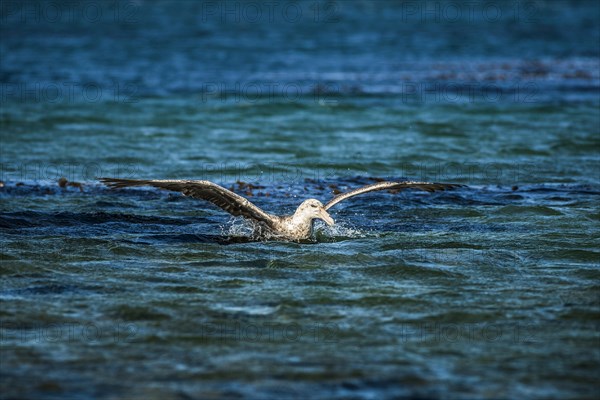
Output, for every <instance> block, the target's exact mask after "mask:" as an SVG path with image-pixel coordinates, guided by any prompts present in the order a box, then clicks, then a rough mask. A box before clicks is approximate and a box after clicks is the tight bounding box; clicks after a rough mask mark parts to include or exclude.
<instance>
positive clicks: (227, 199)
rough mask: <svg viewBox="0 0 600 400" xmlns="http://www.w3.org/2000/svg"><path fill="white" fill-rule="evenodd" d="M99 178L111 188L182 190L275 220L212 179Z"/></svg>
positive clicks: (257, 217) (237, 213) (260, 218)
mask: <svg viewBox="0 0 600 400" xmlns="http://www.w3.org/2000/svg"><path fill="white" fill-rule="evenodd" d="M99 180H100V181H101V182H102V183H104V184H105V185H106V186H108V187H110V188H124V187H132V186H152V187H155V188H159V189H164V190H170V191H173V192H181V193H183V194H184V195H185V196H189V197H193V198H195V199H201V200H206V201H210V202H211V203H213V204H214V205H216V206H218V207H220V208H221V209H223V210H225V211H227V212H228V213H229V214H231V215H234V216H236V217H237V216H242V217H244V218H248V219H253V220H256V221H261V222H264V223H266V224H267V225H269V226H272V225H273V222H274V216H272V215H271V214H268V213H266V212H264V211H263V210H262V209H260V208H259V207H257V206H256V205H254V204H252V203H251V202H250V201H248V199H246V198H245V197H242V196H240V195H238V194H236V193H234V192H232V191H230V190H228V189H225V188H224V187H222V186H219V185H217V184H216V183H212V182H210V181H194V180H157V179H147V180H146V179H118V178H99Z"/></svg>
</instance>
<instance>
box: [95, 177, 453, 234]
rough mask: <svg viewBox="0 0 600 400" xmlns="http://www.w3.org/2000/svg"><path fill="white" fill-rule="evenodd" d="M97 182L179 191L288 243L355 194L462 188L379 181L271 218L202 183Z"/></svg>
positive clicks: (228, 192)
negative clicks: (335, 206)
mask: <svg viewBox="0 0 600 400" xmlns="http://www.w3.org/2000/svg"><path fill="white" fill-rule="evenodd" d="M98 179H99V180H100V181H101V182H102V183H104V184H105V185H106V186H108V187H109V188H114V189H116V188H125V187H134V186H152V187H155V188H159V189H164V190H169V191H173V192H180V193H183V195H184V196H189V197H192V198H195V199H201V200H207V201H209V202H211V203H213V204H214V205H216V206H218V207H220V208H221V209H223V210H224V211H227V212H228V213H229V214H231V215H233V216H236V217H237V216H241V217H244V218H245V219H247V220H250V221H251V222H252V225H253V228H254V234H255V235H256V237H257V238H263V239H281V240H288V241H305V240H310V238H311V236H312V233H313V223H314V220H315V219H321V220H323V221H325V223H326V224H328V225H329V226H333V225H334V224H335V221H334V220H333V218H332V217H331V215H329V213H328V212H327V210H329V209H330V208H331V207H333V206H334V205H336V204H338V203H339V202H341V201H343V200H346V199H349V198H351V197H354V196H357V195H359V194H363V193H368V192H373V191H378V190H389V191H400V190H404V189H419V190H424V191H427V192H436V191H443V190H451V189H455V188H458V187H464V186H465V185H461V184H456V183H434V182H416V181H403V182H392V181H381V182H377V183H374V184H371V185H366V186H362V187H359V188H357V189H354V190H351V191H349V192H345V193H340V194H338V195H336V196H334V197H333V198H332V199H331V200H330V201H329V202H327V203H326V204H325V205H323V203H321V202H320V201H319V200H317V199H307V200H304V201H303V202H302V203H301V204H300V205H299V206H298V208H297V209H296V211H295V212H294V213H293V214H289V215H274V214H270V213H267V212H265V211H263V210H262V209H261V208H260V207H258V206H256V205H255V204H252V203H251V202H250V201H249V200H248V199H246V198H245V197H242V196H240V195H239V194H237V193H234V192H233V191H231V190H228V189H226V188H224V187H222V186H219V185H217V184H216V183H213V182H210V181H206V180H180V179H177V180H158V179H120V178H98Z"/></svg>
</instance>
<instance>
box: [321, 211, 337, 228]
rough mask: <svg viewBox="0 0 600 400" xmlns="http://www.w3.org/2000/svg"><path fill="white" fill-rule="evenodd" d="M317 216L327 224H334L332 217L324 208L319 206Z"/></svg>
mask: <svg viewBox="0 0 600 400" xmlns="http://www.w3.org/2000/svg"><path fill="white" fill-rule="evenodd" d="M319 216H320V217H321V219H322V220H323V221H325V222H326V223H327V225H329V226H333V224H335V221H334V220H333V218H331V215H329V213H328V212H327V211H325V209H324V208H321V211H320V212H319Z"/></svg>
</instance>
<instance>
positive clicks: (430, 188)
mask: <svg viewBox="0 0 600 400" xmlns="http://www.w3.org/2000/svg"><path fill="white" fill-rule="evenodd" d="M463 186H464V185H459V184H456V183H432V182H413V181H405V182H377V183H373V184H372V185H367V186H363V187H360V188H358V189H354V190H351V191H349V192H346V193H342V194H339V195H337V196H335V197H334V198H333V199H331V200H330V201H329V202H328V203H327V204H325V210H328V209H330V208H331V207H333V206H334V205H336V204H337V203H339V202H340V201H342V200H346V199H349V198H350V197H354V196H356V195H359V194H363V193H368V192H374V191H377V190H394V191H400V190H403V189H419V190H424V191H426V192H436V191H438V190H449V189H454V188H457V187H463Z"/></svg>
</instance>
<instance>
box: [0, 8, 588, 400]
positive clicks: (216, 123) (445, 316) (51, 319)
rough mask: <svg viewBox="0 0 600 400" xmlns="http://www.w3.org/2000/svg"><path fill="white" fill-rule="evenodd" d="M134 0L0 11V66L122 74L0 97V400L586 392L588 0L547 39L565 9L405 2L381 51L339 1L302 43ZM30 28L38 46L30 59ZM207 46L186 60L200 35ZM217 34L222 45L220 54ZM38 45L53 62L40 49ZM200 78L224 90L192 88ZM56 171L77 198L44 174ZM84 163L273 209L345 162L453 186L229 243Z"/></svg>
mask: <svg viewBox="0 0 600 400" xmlns="http://www.w3.org/2000/svg"><path fill="white" fill-rule="evenodd" d="M190 3H191V2H190ZM136 4H137V3H136ZM140 4H142V5H141V6H139V7H140V8H136V10H139V12H140V14H139V16H138V17H139V23H136V24H133V25H132V24H130V25H127V24H124V25H123V26H122V29H123V31H122V32H119V31H111V32H112V34H113V35H115V36H114V37H113V36H110V35H108V36H107V35H106V34H103V33H106V32H104V30H103V29H104V28H102V25H97V26H96V30H91V31H89V32H88V31H86V33H83V32H82V31H81V30H80V28H78V27H77V26H74V25H70V24H66V27H65V26H63V25H59V26H58V27H59V28H60V29H58V28H57V26H56V25H52V26H50V28H45V29H46V30H40V31H38V30H36V29H34V28H33V27H32V26H28V29H24V30H23V31H19V32H21V33H25V34H26V35H25V36H22V35H21V36H19V35H16V34H15V32H16V31H15V30H14V29H15V28H14V26H15V25H14V23H16V22H14V21H13V25H11V23H8V24H4V25H3V31H2V33H3V38H2V41H1V49H2V58H3V60H2V61H1V65H2V73H3V75H2V77H3V78H2V79H3V82H9V83H11V82H12V83H15V82H17V83H18V82H42V84H43V82H52V81H58V82H64V80H66V79H74V80H76V81H80V82H88V81H91V82H96V83H97V84H98V85H99V87H102V88H103V89H104V90H107V88H108V87H111V86H110V85H113V83H111V82H112V81H111V79H112V78H114V77H116V79H117V81H118V82H120V84H122V85H123V84H130V85H134V86H131V87H130V88H132V87H134V88H135V89H136V90H135V93H133V92H127V98H126V100H132V101H122V100H124V99H123V98H121V97H119V98H116V99H115V98H113V97H111V98H109V99H102V100H101V101H89V100H90V99H89V98H87V99H86V98H77V99H75V98H73V99H62V101H57V102H50V101H43V99H41V100H40V99H35V98H27V96H30V97H31V95H27V94H25V98H19V96H17V95H6V92H4V94H5V95H6V96H5V97H3V98H2V109H1V113H0V117H1V120H0V122H1V128H2V129H1V135H2V136H1V142H2V146H1V150H0V151H1V153H0V154H1V158H2V178H1V180H2V181H3V182H4V186H3V187H2V188H0V207H1V214H0V227H1V229H2V237H1V247H0V253H1V257H2V264H1V267H0V274H1V276H2V284H1V287H0V300H1V307H0V323H1V325H0V334H1V337H0V340H1V342H0V344H1V346H2V347H1V357H0V366H1V376H0V383H1V392H2V393H3V396H6V397H7V398H48V399H51V398H56V399H65V398H109V399H112V398H127V399H129V398H140V399H142V398H143V399H153V398H154V399H165V398H167V399H168V398H172V399H187V398H249V399H253V398H261V399H263V398H264V399H285V398H373V399H379V398H385V397H403V396H404V397H413V398H414V397H421V398H430V397H443V398H484V397H485V398H515V399H516V398H519V399H520V398H577V397H580V398H590V397H593V395H594V394H597V392H598V385H597V376H598V372H599V371H600V346H599V340H600V338H599V333H598V332H599V322H600V298H599V290H600V287H599V284H598V282H599V278H600V270H599V251H598V248H599V245H600V240H599V235H598V221H599V219H600V213H599V211H598V201H599V200H600V179H599V175H600V174H599V173H600V169H599V161H600V160H599V156H598V149H599V146H600V140H599V137H600V135H599V133H600V132H599V126H600V116H599V112H598V107H599V103H600V101H599V98H598V83H599V81H600V77H599V75H600V73H599V72H598V65H599V61H598V54H597V47H594V43H597V38H598V29H597V22H590V21H589V20H588V16H593V15H597V6H593V4H594V2H589V3H584V4H589V5H587V6H585V5H581V4H580V5H578V6H576V7H574V8H573V9H571V14H568V15H566V16H564V22H563V23H564V24H567V28H569V29H560V30H558V28H557V29H556V30H551V29H550V28H549V27H548V26H546V25H545V23H546V22H548V21H550V22H552V21H555V19H558V20H560V17H561V15H562V14H564V13H562V12H561V11H560V8H558V9H554V8H552V7H553V6H551V4H554V3H549V4H545V3H540V4H542V5H545V6H544V7H545V8H543V9H542V8H541V9H540V12H541V13H542V12H543V13H545V14H540V15H541V16H542V17H543V18H542V19H541V22H540V21H538V22H536V23H530V24H525V23H520V24H518V26H517V28H518V29H521V30H523V31H525V32H526V33H527V34H528V35H529V36H527V37H529V38H530V40H529V41H518V40H517V41H516V42H513V39H512V38H513V36H511V34H507V35H501V34H500V33H498V32H504V30H503V29H504V28H505V26H504V25H502V24H500V25H486V24H485V23H484V22H485V21H484V22H481V23H480V24H479V25H478V24H474V25H467V27H471V28H472V31H469V30H466V31H461V30H456V31H454V29H456V26H455V25H444V24H429V25H423V24H420V23H418V21H417V22H415V24H416V25H413V26H412V27H415V26H417V27H425V26H426V27H427V28H423V32H421V33H420V34H418V35H417V36H412V37H413V38H414V42H408V43H405V44H402V45H400V44H397V42H396V40H397V39H396V38H397V37H398V35H400V34H402V35H403V36H402V37H404V38H410V37H411V36H407V35H410V34H411V32H414V29H412V28H411V25H410V24H408V23H407V24H398V23H397V21H398V20H397V19H396V20H394V19H393V18H391V17H390V18H383V17H382V16H381V13H380V12H378V11H377V10H372V9H370V8H369V6H368V5H366V4H363V3H357V4H362V6H361V7H362V8H361V7H358V6H356V7H357V8H356V7H355V8H352V7H346V8H344V7H342V8H341V11H340V12H341V14H340V18H341V19H340V21H338V22H337V23H334V24H329V25H327V26H325V27H323V28H322V30H321V33H323V30H326V32H324V33H327V32H328V33H329V35H327V34H325V35H323V36H317V35H316V33H315V30H314V26H313V25H311V24H310V23H308V22H307V23H306V24H304V25H299V26H294V27H293V28H294V29H296V31H294V32H300V33H301V34H300V36H294V35H293V34H292V33H293V32H292V31H286V30H285V29H283V30H269V29H267V28H268V27H269V26H263V25H258V26H253V27H251V28H256V29H250V28H248V30H246V28H245V27H240V26H239V25H236V24H233V25H226V26H225V27H220V26H218V25H212V24H196V25H194V23H193V21H188V20H187V19H189V18H192V15H194V14H193V13H190V12H189V10H187V9H183V10H178V9H177V8H175V9H172V10H171V11H169V12H163V13H161V12H158V11H150V10H148V9H147V8H145V6H144V4H145V3H140ZM181 4H183V3H181ZM185 4H187V3H185ZM340 4H341V3H340ZM586 7H587V8H586ZM196 11H198V10H196ZM396 12H400V11H398V10H396ZM594 12H596V14H594ZM148 13H150V14H153V13H155V14H156V15H152V18H153V19H150V18H151V17H150V16H148V15H147V14H148ZM386 15H387V14H386ZM177 17H181V19H178V18H177ZM379 18H383V19H381V20H380V19H379ZM553 18H554V19H553ZM149 21H154V22H155V23H156V24H159V25H160V26H161V29H162V31H161V32H163V36H158V37H157V36H156V35H155V34H153V32H154V31H153V30H152V27H151V26H150V25H151V24H149V23H148V22H149ZM172 21H179V22H180V24H169V22H172ZM561 21H563V20H561ZM586 21H587V22H586ZM9 22H10V21H9ZM142 22H143V23H142ZM413 22H414V21H413ZM550 22H548V23H550ZM357 23H358V24H359V25H358V26H359V28H360V29H358V28H356V32H355V28H353V27H355V26H356V24H357ZM506 24H508V25H510V24H509V22H506ZM586 24H587V25H586ZM590 24H592V25H590ZM550 25H551V24H550ZM110 26H112V27H113V28H114V25H110ZM195 26H196V27H198V26H199V27H200V28H201V29H200V28H198V29H196V30H195V28H194V27H195ZM282 26H283V28H286V27H287V28H288V29H291V27H290V26H289V25H286V24H282ZM511 26H512V25H511ZM488 27H491V28H490V30H491V32H488V29H487V28H488ZM226 28H227V29H226ZM280 28H281V27H280ZM40 29H41V28H40ZM48 29H49V30H48ZM53 29H58V30H57V31H54V30H53ZM61 29H62V30H61ZM518 29H517V30H518ZM548 29H550V33H548V31H547V30H548ZM578 29H579V30H578ZM327 30H328V31H327ZM495 30H498V31H497V32H496V31H495ZM232 31H234V33H235V32H238V33H239V31H242V32H243V33H244V34H243V35H242V36H241V37H242V39H239V40H240V42H236V41H235V40H234V39H233V38H235V35H234V34H233V33H232ZM48 32H49V33H48ZM115 32H116V33H115ZM353 32H354V34H353ZM386 32H387V34H386ZM440 32H443V33H444V34H441V33H440ZM452 32H455V35H458V36H456V37H455V36H452ZM460 32H467V33H463V34H460ZM468 32H471V33H468ZM510 32H513V33H512V35H516V36H515V38H519V37H520V36H518V35H517V34H516V33H514V32H515V31H510ZM540 32H541V33H540ZM376 33H377V35H381V36H377V35H375V34H376ZM551 33H552V34H553V35H554V36H552V34H551ZM413 34H414V33H413ZM70 35H72V36H70ZM130 35H131V36H132V37H133V38H134V39H133V40H132V41H127V40H125V39H124V38H125V37H129V36H130ZM263 35H264V36H263ZM373 35H375V36H373ZM461 35H467V36H468V37H467V38H466V39H465V38H464V37H463V36H461ZM477 35H479V36H477ZM586 35H587V36H586ZM47 36H49V37H51V38H53V39H52V40H54V42H55V43H58V44H60V46H58V47H56V48H55V50H53V51H49V52H48V53H47V54H40V52H38V51H37V50H35V49H37V47H36V46H42V47H43V45H44V43H45V40H47ZM22 37H25V38H26V39H27V46H25V47H22V42H21V40H24V39H19V38H22ZM374 37H377V38H379V40H375V39H374ZM574 37H587V38H588V39H589V40H575V39H574ZM192 38H194V39H192ZM385 38H388V40H384V39H385ZM476 38H477V39H481V40H480V41H478V40H476ZM498 38H502V39H498ZM536 38H537V39H536ZM267 39H268V40H267ZM194 40H195V41H194ZM407 40H408V39H407ZM494 40H500V41H501V42H497V43H495V44H489V43H494ZM515 40H516V39H515ZM536 40H537V41H536ZM188 41H189V42H188ZM594 41H595V42H594ZM165 43H166V44H165ZM173 43H177V45H173V46H168V44H173ZM209 43H212V46H213V47H210V48H211V49H212V50H211V53H210V54H211V55H212V56H213V57H212V58H210V57H209V55H208V54H207V53H204V52H202V51H200V50H202V49H208V48H209V47H207V46H208V44H209ZM465 43H467V44H468V43H473V45H472V46H471V47H469V46H467V45H466V44H465ZM477 43H478V44H477ZM483 43H488V44H487V45H484V44H483ZM235 46H239V48H238V51H237V52H236V53H235V55H232V56H231V57H233V59H231V58H220V57H219V56H218V55H219V54H221V53H220V51H223V52H225V51H230V50H231V48H232V47H233V48H235ZM373 46H375V47H373ZM463 46H466V47H463ZM515 46H516V47H515ZM107 49H110V50H107ZM227 49H229V50H227ZM283 49H288V50H287V51H288V52H287V53H284V52H283ZM326 49H327V50H326ZM352 49H358V50H356V53H355V54H354V53H353V54H354V56H350V55H348V54H347V52H350V51H351V50H352ZM449 49H454V51H451V50H449ZM401 50H405V52H402V51H401ZM442 50H444V51H445V52H444V51H442ZM206 51H208V50H206ZM440 51H442V52H441V53H440ZM328 52H329V53H328ZM513 52H514V53H513ZM98 54H104V55H105V58H102V57H100V56H98ZM182 54H183V56H182ZM457 54H458V56H457ZM523 54H527V57H529V58H527V57H525V56H524V55H523ZM94 55H96V57H98V58H95V56H94ZM451 55H454V56H453V57H450V56H451ZM8 56H10V57H11V58H10V60H11V63H10V64H9V63H8V62H7V61H6V59H5V57H8ZM61 57H62V58H61ZM223 57H224V56H223ZM33 58H36V59H37V58H39V60H38V62H37V63H33V64H32V63H29V61H31V59H33ZM56 59H61V60H62V61H61V63H59V65H60V68H58V67H57V68H55V69H52V68H44V66H50V65H53V63H54V62H55V61H56ZM310 60H314V62H310ZM344 60H346V62H344ZM472 60H474V61H472ZM244 61H245V62H244ZM409 61H410V62H409ZM120 63H123V64H124V65H123V66H121V67H119V65H120ZM196 63H199V65H202V66H205V68H200V67H198V66H196ZM206 66H207V67H206ZM177 68H181V70H178V69H177ZM174 69H175V70H176V73H175V72H173V70H174ZM51 71H54V72H51ZM110 71H112V72H110ZM252 71H254V75H252V73H251V72H252ZM256 71H260V72H256ZM398 71H400V72H398ZM448 71H450V72H448ZM577 71H579V72H577ZM442 73H444V74H447V73H450V74H451V76H453V77H447V76H446V77H444V76H442ZM236 74H238V75H236ZM502 74H504V75H502ZM236 76H242V78H236ZM265 76H268V77H269V78H265ZM502 76H504V78H502ZM486 77H487V78H486ZM213 79H220V80H219V81H218V82H227V83H226V85H229V86H227V87H226V88H225V89H226V91H227V90H229V94H228V95H226V96H223V95H222V94H221V95H219V94H215V93H212V92H213V90H212V89H213V87H212V86H210V87H208V88H207V87H206V85H207V84H211V82H213ZM236 79H239V81H240V82H242V83H243V82H246V81H251V80H252V79H262V80H263V81H264V82H267V81H270V82H272V81H273V80H277V82H283V83H285V82H287V83H289V82H302V83H303V85H305V86H302V87H303V89H302V90H303V93H302V94H301V95H300V96H299V97H298V98H289V97H286V96H283V95H279V96H271V95H268V94H265V93H264V92H263V93H259V94H258V95H257V97H251V96H250V95H249V94H248V93H247V92H244V91H243V90H241V92H237V94H236V92H235V90H234V89H235V86H232V85H234V84H232V83H231V82H235V81H236ZM321 80H322V81H323V82H320V81H321ZM406 80H408V81H410V82H411V83H417V84H424V83H428V84H431V83H432V82H438V83H439V82H442V84H445V85H448V84H455V83H457V82H460V83H461V84H464V85H466V86H465V87H471V88H475V89H476V90H475V92H474V93H473V94H472V95H470V94H465V92H460V91H459V92H456V91H448V92H447V93H446V94H445V95H443V96H441V97H440V96H438V97H435V96H434V95H433V94H431V93H430V92H428V93H429V94H427V93H425V94H423V93H420V94H419V93H417V94H414V93H412V92H410V91H409V92H407V90H409V89H410V88H409V87H408V86H406V85H402V82H405V83H406ZM315 82H316V83H324V84H326V85H329V89H330V90H329V91H325V92H320V91H313V89H311V87H313V84H314V83H315ZM486 82H487V83H486ZM490 82H491V84H492V85H495V86H494V88H495V89H494V90H492V91H486V90H485V89H484V88H485V85H486V84H489V83H490ZM283 83H282V85H283ZM203 84H204V87H203V86H202V85H203ZM515 85H517V87H518V88H519V90H515ZM6 87H7V86H5V88H6ZM232 87H233V89H232V90H230V89H231V88H232ZM497 88H502V90H501V91H496V89H497ZM208 89H210V90H208ZM488 89H489V88H488ZM203 90H204V91H203ZM207 90H208V92H210V93H206V91H207ZM453 90H456V88H455V89H453ZM490 90H491V89H490ZM433 92H434V93H435V90H434V91H433ZM105 93H106V92H105ZM111 93H113V92H111ZM456 93H458V96H459V97H458V98H457V97H453V96H454V95H456ZM461 93H462V94H461ZM490 93H492V94H493V96H492V94H490ZM498 93H499V94H498ZM438 94H439V91H438ZM432 96H433V97H432ZM490 96H491V97H490ZM63 176H64V177H66V178H67V179H68V180H69V181H73V182H80V183H82V184H83V187H82V190H80V189H79V188H78V187H71V186H70V187H67V188H61V187H59V186H58V184H57V181H58V179H59V178H60V177H63ZM99 176H111V177H131V178H181V179H185V178H189V179H210V180H212V181H215V182H217V183H220V184H222V185H224V186H225V187H228V188H230V187H231V188H233V189H234V190H235V191H236V192H238V193H239V194H241V195H245V196H247V197H248V198H249V199H250V200H251V201H253V202H255V203H256V204H257V205H259V206H260V207H262V208H264V209H265V210H266V211H268V212H272V213H278V214H285V213H291V212H293V211H294V210H295V208H296V207H297V205H298V204H300V202H301V201H303V200H304V199H306V198H310V197H314V198H317V199H320V200H321V201H326V200H328V199H329V198H331V197H332V196H333V195H334V192H337V191H345V190H349V189H351V188H355V187H358V186H361V185H364V184H369V183H373V180H372V179H371V178H384V179H395V180H397V179H415V180H432V181H443V182H456V183H462V184H466V185H468V186H467V187H466V188H460V189H457V190H454V191H449V192H442V193H433V194H430V193H424V192H417V191H406V192H401V193H398V194H390V193H387V192H379V193H372V194H366V195H363V196H360V197H356V198H354V199H352V200H348V201H346V202H342V203H340V204H339V205H336V206H335V207H334V208H332V210H331V215H332V217H333V218H334V219H335V220H336V225H335V226H334V227H327V226H326V225H325V224H323V223H321V222H318V223H317V224H316V226H315V236H314V238H313V240H312V241H311V242H310V243H292V242H283V241H256V240H252V238H250V237H249V236H250V233H251V231H250V229H249V227H248V226H247V225H245V223H244V222H243V221H241V220H238V219H232V218H231V217H230V216H228V215H227V214H225V213H224V212H222V211H220V210H219V209H217V208H215V207H213V206H211V205H210V204H208V203H205V202H202V201H198V200H194V199H189V198H185V197H183V196H181V195H179V194H177V193H168V192H164V191H158V190H153V189H150V188H136V189H123V190H109V189H106V188H104V187H103V186H102V185H100V184H99V183H98V182H97V180H96V179H95V178H96V177H99ZM239 182H245V183H251V184H253V185H255V186H257V187H255V188H253V189H248V188H247V186H245V185H243V184H240V183H239ZM307 394H308V396H307Z"/></svg>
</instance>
